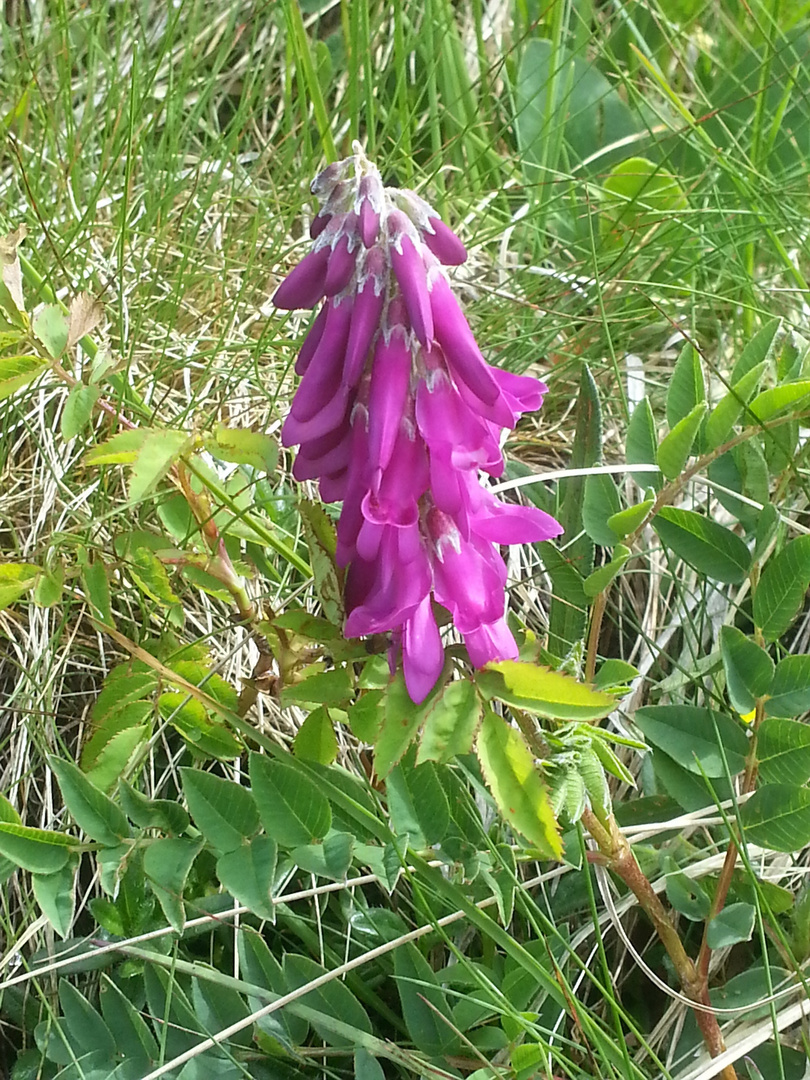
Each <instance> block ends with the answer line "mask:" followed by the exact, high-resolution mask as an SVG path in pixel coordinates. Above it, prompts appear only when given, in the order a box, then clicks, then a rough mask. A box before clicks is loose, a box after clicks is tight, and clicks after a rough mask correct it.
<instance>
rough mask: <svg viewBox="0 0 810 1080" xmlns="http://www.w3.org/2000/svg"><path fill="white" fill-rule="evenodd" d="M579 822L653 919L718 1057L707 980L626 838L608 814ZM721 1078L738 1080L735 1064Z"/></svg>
mask: <svg viewBox="0 0 810 1080" xmlns="http://www.w3.org/2000/svg"><path fill="white" fill-rule="evenodd" d="M582 823H583V825H584V826H585V827H586V829H587V830H588V832H589V833H590V834H591V836H592V837H593V839H594V840H595V841H596V843H597V846H598V847H599V851H600V853H601V855H602V856H603V858H604V859H605V863H606V865H607V867H608V869H610V870H612V871H613V872H614V873H615V874H617V875H618V877H620V878H621V879H622V881H623V882H624V883H625V885H626V886H627V887H628V889H629V890H630V891H631V892H632V893H633V895H634V896H635V898H636V899H637V900H638V902H639V905H640V906H641V908H642V910H643V911H644V912H645V913H646V914H647V916H648V918H649V919H650V921H651V922H652V924H653V926H654V927H655V932H656V933H657V934H658V937H659V939H660V941H661V944H662V945H663V946H664V948H665V949H666V950H667V954H668V956H669V958H670V960H671V961H672V964H673V966H674V968H675V971H676V973H677V975H678V980H679V982H680V984H681V987H682V989H683V991H684V993H685V994H686V995H687V997H689V998H691V1000H692V1001H694V1002H695V1004H696V1005H699V1006H703V1008H696V1009H695V1010H694V1011H695V1019H696V1020H697V1024H698V1027H699V1028H700V1032H701V1034H702V1036H703V1041H704V1043H705V1044H706V1048H707V1050H708V1051H709V1054H710V1055H711V1056H712V1057H717V1056H718V1055H719V1054H721V1053H723V1051H724V1050H725V1049H726V1046H725V1042H724V1041H723V1034H722V1032H721V1031H720V1025H719V1023H718V1022H717V1017H716V1016H715V1014H714V1013H713V1012H707V1011H705V1009H706V1008H710V1007H711V1002H710V1001H709V992H708V986H707V983H706V981H705V980H704V979H702V978H701V976H700V973H699V972H698V969H697V967H696V965H695V962H694V961H693V960H692V958H691V957H690V956H689V955H688V954H687V952H686V950H685V949H684V947H683V942H682V941H681V939H680V936H679V934H678V931H677V929H676V927H675V924H674V922H673V921H672V917H671V915H670V913H669V911H667V909H666V907H665V906H664V904H663V902H662V901H661V899H660V897H659V896H658V894H657V893H656V892H655V890H654V889H653V887H652V885H651V884H650V881H649V879H648V878H647V877H646V875H645V874H644V873H643V872H642V870H641V867H640V866H639V865H638V863H637V862H636V857H635V855H634V854H633V851H632V848H631V847H630V844H629V843H628V842H627V838H626V837H625V836H624V834H623V833H622V832H621V830H620V829H619V827H618V825H617V824H616V820H615V818H613V817H610V818H609V819H608V821H607V822H606V823H603V822H602V821H600V820H599V818H598V817H597V815H596V814H595V813H594V811H593V810H591V809H586V810H585V812H584V813H583V815H582ZM720 1077H721V1080H737V1073H736V1072H735V1070H734V1066H733V1065H727V1066H726V1068H725V1069H723V1071H722V1073H720Z"/></svg>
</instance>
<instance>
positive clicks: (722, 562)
mask: <svg viewBox="0 0 810 1080" xmlns="http://www.w3.org/2000/svg"><path fill="white" fill-rule="evenodd" d="M652 526H653V528H654V529H655V531H656V532H657V533H658V535H659V536H660V538H661V540H662V541H663V543H664V544H666V546H667V547H668V548H670V549H671V550H672V551H673V552H674V553H675V554H676V555H678V556H679V557H680V558H681V559H683V561H684V562H687V563H689V565H690V566H692V567H694V568H695V570H697V571H698V572H699V573H701V574H705V575H706V577H709V578H711V579H712V580H714V581H723V582H726V583H727V584H730V585H738V584H740V583H741V582H742V581H744V580H745V577H746V575H747V573H748V571H749V569H750V566H751V555H750V553H749V551H748V548H747V547H746V544H745V541H744V540H742V539H741V538H740V537H739V536H737V535H736V533H733V532H732V531H731V530H730V529H727V528H725V526H723V525H718V523H717V522H716V521H713V520H712V519H711V518H709V517H706V516H705V515H704V514H698V513H696V512H695V511H694V510H681V509H680V508H679V507H675V506H664V507H662V508H661V509H660V510H659V511H658V513H657V514H656V516H655V517H654V518H653V520H652Z"/></svg>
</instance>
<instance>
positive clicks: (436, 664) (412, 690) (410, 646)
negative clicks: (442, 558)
mask: <svg viewBox="0 0 810 1080" xmlns="http://www.w3.org/2000/svg"><path fill="white" fill-rule="evenodd" d="M402 667H403V673H404V675H405V686H406V687H407V689H408V694H409V695H410V698H411V701H413V702H414V704H416V705H418V704H419V703H420V702H421V701H424V699H425V698H426V697H427V696H428V694H429V693H430V691H431V690H432V689H433V687H434V686H435V685H436V680H437V679H438V677H439V676H440V675H441V673H442V668H443V667H444V649H443V648H442V639H441V637H440V635H439V628H438V626H437V625H436V619H435V618H434V616H433V609H432V607H431V603H430V595H429V594H428V595H427V596H426V597H425V598H424V599H423V600H422V601H421V602H420V603H419V604H418V605H417V607H416V608H415V609H414V611H413V614H412V615H411V616H410V617H409V618H408V619H406V621H405V623H404V625H403V628H402Z"/></svg>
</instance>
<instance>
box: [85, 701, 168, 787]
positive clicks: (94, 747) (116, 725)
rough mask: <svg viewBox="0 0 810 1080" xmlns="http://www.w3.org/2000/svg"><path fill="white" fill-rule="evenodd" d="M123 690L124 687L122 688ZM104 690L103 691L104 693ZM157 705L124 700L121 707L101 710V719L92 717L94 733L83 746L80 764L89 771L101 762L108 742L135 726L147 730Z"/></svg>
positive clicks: (148, 702)
mask: <svg viewBox="0 0 810 1080" xmlns="http://www.w3.org/2000/svg"><path fill="white" fill-rule="evenodd" d="M122 690H123V688H122ZM103 694H104V691H102V695H103ZM154 711H155V706H154V705H153V703H152V702H151V701H126V700H124V701H123V702H122V705H121V708H120V709H107V710H106V711H104V712H103V713H102V712H99V716H100V719H99V720H98V721H96V719H95V715H94V716H93V717H92V729H91V730H92V734H91V735H90V738H89V739H88V740H87V742H86V743H85V744H84V747H83V748H82V754H81V760H80V765H81V768H82V770H83V771H84V772H85V773H89V772H90V770H91V769H94V768H95V767H96V765H97V764H98V762H99V759H100V756H101V755H102V754H103V752H104V749H105V747H106V746H107V744H108V743H109V742H110V741H111V740H112V739H114V738H115V737H116V736H117V735H119V734H120V733H121V732H123V731H127V730H130V729H134V728H139V729H140V730H143V731H146V730H148V729H149V728H150V727H151V719H152V715H153V714H154Z"/></svg>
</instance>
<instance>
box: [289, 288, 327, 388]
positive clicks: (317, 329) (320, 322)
mask: <svg viewBox="0 0 810 1080" xmlns="http://www.w3.org/2000/svg"><path fill="white" fill-rule="evenodd" d="M327 312H328V305H327V304H324V305H323V307H322V308H321V310H320V311H319V312H318V314H317V315H316V316H315V321H314V322H313V324H312V326H310V328H309V333H308V334H307V336H306V337H305V338H304V341H303V344H302V345H301V349H300V350H299V353H298V359H297V360H296V361H295V371H296V374H298V375H303V374H304V372H305V371H306V370H307V368H308V367H309V362H310V360H311V359H312V357H313V356H314V355H315V350H316V349H317V348H318V343H319V342H320V340H321V336H322V334H323V330H324V327H325V326H326V316H327Z"/></svg>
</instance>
